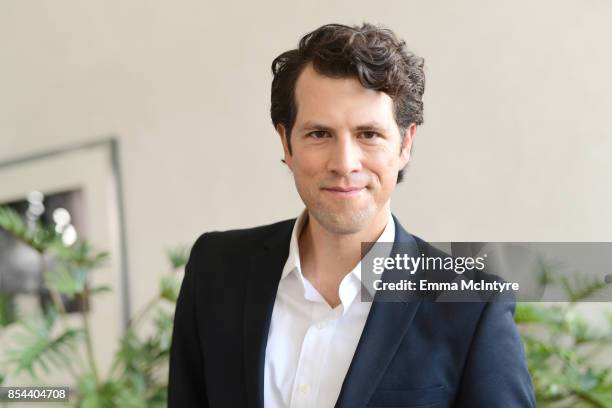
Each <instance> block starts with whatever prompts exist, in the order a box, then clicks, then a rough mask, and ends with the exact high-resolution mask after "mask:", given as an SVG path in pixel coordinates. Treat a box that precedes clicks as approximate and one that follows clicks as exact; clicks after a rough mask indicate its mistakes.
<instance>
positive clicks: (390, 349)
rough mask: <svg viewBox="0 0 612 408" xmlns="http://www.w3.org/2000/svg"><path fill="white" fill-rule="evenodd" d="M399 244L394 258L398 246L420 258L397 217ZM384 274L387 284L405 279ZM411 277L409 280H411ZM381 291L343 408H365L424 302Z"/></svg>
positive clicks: (347, 385) (342, 399) (343, 395)
mask: <svg viewBox="0 0 612 408" xmlns="http://www.w3.org/2000/svg"><path fill="white" fill-rule="evenodd" d="M393 219H394V221H395V242H394V245H393V248H392V250H391V254H390V256H395V254H396V253H398V251H399V248H398V243H401V245H402V248H404V249H403V250H402V253H403V252H406V248H407V250H408V252H409V255H410V256H418V246H417V243H416V241H415V240H414V238H413V237H412V235H410V234H408V233H407V232H406V231H405V230H404V228H402V226H401V225H400V223H399V222H398V221H397V219H396V218H395V217H393ZM393 276H394V277H390V275H389V274H388V273H386V272H385V273H384V274H383V277H382V279H383V281H387V282H388V281H390V279H392V280H393V281H395V280H397V279H400V278H401V276H398V275H395V274H394V275H393ZM408 278H409V277H408ZM379 294H380V292H379V293H377V294H376V295H375V296H374V302H373V303H372V308H371V309H370V313H369V315H368V318H367V320H366V324H365V327H364V329H363V332H362V334H361V338H360V339H359V343H358V344H357V349H356V351H355V356H354V357H353V360H352V361H351V365H350V366H349V370H348V372H347V374H346V377H345V379H344V382H343V384H342V388H341V390H340V395H339V397H338V401H337V403H336V407H339V408H352V407H361V406H365V405H366V403H367V402H368V400H369V399H370V397H371V396H372V394H373V392H374V390H375V388H376V387H377V385H378V383H379V382H380V380H381V379H382V376H383V374H384V373H385V371H386V369H387V366H388V365H389V363H390V362H391V360H392V359H393V356H394V355H395V352H396V350H397V349H398V347H399V345H400V344H401V342H402V339H403V338H404V336H405V335H406V332H407V331H408V328H409V326H410V324H411V323H412V320H413V319H414V316H415V314H416V312H417V310H418V308H419V306H420V304H421V300H420V298H419V299H416V298H414V297H413V298H412V299H411V300H410V301H394V302H389V301H384V300H381V299H380V296H379Z"/></svg>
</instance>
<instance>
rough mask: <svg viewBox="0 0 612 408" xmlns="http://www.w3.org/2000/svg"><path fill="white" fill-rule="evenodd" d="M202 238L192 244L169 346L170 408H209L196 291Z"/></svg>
mask: <svg viewBox="0 0 612 408" xmlns="http://www.w3.org/2000/svg"><path fill="white" fill-rule="evenodd" d="M204 236H205V235H202V236H201V237H200V238H198V240H197V241H196V242H195V244H194V245H193V248H192V250H191V254H190V255H189V261H188V262H187V265H186V266H185V277H184V278H183V283H182V284H181V290H180V292H179V296H178V300H177V302H176V310H175V314H174V328H173V332H172V344H171V346H170V368H169V381H168V407H169V408H173V407H181V408H189V407H208V406H209V404H208V398H207V393H206V381H205V377H204V356H203V355H202V349H201V346H200V344H201V343H200V337H199V333H198V327H197V322H196V307H195V306H196V305H195V299H196V293H195V291H196V288H197V284H196V282H197V273H198V266H197V265H198V262H197V258H201V256H202V254H201V251H202V241H203V238H204Z"/></svg>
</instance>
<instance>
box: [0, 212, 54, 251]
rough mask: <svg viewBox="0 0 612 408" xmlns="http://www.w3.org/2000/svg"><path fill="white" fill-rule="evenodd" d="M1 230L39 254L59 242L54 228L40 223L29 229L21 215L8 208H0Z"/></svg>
mask: <svg viewBox="0 0 612 408" xmlns="http://www.w3.org/2000/svg"><path fill="white" fill-rule="evenodd" d="M0 228H2V229H4V230H6V231H7V232H8V233H9V234H11V235H12V236H13V237H15V238H16V239H18V240H20V241H22V242H24V243H26V244H27V245H29V246H30V247H32V248H33V249H35V250H36V251H38V252H43V251H45V250H46V249H47V248H48V247H49V246H50V245H52V244H53V243H54V242H57V241H58V240H59V235H58V234H57V233H56V232H55V230H54V229H53V228H50V227H46V226H43V225H42V224H41V223H40V222H37V223H36V224H35V225H34V226H33V227H32V228H28V226H27V225H26V223H25V222H24V221H23V219H22V218H21V216H20V215H19V213H18V212H17V211H15V210H14V209H12V208H11V207H7V206H1V207H0Z"/></svg>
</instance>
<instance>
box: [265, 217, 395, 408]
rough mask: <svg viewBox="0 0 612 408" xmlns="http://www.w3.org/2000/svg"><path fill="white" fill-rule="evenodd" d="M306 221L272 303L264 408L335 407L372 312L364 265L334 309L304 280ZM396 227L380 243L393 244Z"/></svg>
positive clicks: (343, 286)
mask: <svg viewBox="0 0 612 408" xmlns="http://www.w3.org/2000/svg"><path fill="white" fill-rule="evenodd" d="M307 217H308V213H307V211H306V210H304V212H302V214H301V215H300V217H299V218H298V219H297V221H296V223H295V225H294V227H293V232H292V235H291V242H290V244H289V256H288V257H287V262H286V263H285V266H284V268H283V272H282V275H281V279H280V282H279V285H278V292H277V294H276V300H275V302H274V309H273V312H272V320H271V322H270V331H269V333H268V343H267V347H266V359H265V367H264V405H265V407H266V408H281V407H291V408H302V407H316V408H326V407H333V406H334V405H335V403H336V401H337V399H338V396H339V395H340V388H341V387H342V382H343V381H344V377H345V376H346V373H347V372H348V368H349V365H350V364H351V360H352V359H353V355H354V354H355V350H356V348H357V343H358V342H359V338H360V337H361V332H362V331H363V327H364V326H365V322H366V318H367V317H368V313H369V312H370V307H371V305H372V303H371V302H361V300H360V290H361V264H360V263H358V264H357V266H355V268H354V269H353V270H352V271H350V272H349V273H348V274H347V275H346V276H345V277H344V279H342V282H340V289H339V296H340V301H341V303H340V304H339V305H338V306H336V307H335V308H332V307H331V306H330V305H329V304H328V303H327V302H326V301H325V299H324V298H323V297H322V296H321V294H320V293H319V292H318V291H317V290H316V289H315V288H314V286H312V284H311V283H310V282H309V281H308V279H306V278H305V277H304V275H303V274H302V270H301V267H300V251H299V248H298V237H299V236H300V231H301V229H302V227H303V226H304V223H305V221H306V219H307ZM394 239H395V223H394V222H393V218H392V217H391V213H389V217H388V221H387V226H386V227H385V229H384V231H383V233H382V234H381V235H380V237H379V238H378V241H377V242H393V241H394Z"/></svg>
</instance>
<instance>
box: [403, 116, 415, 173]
mask: <svg viewBox="0 0 612 408" xmlns="http://www.w3.org/2000/svg"><path fill="white" fill-rule="evenodd" d="M415 136H416V124H415V123H411V124H410V126H408V127H407V128H406V130H405V131H404V141H403V142H402V147H401V151H400V168H401V169H403V168H404V167H406V165H407V164H408V162H409V161H410V152H411V150H412V142H413V141H414V137H415Z"/></svg>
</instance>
